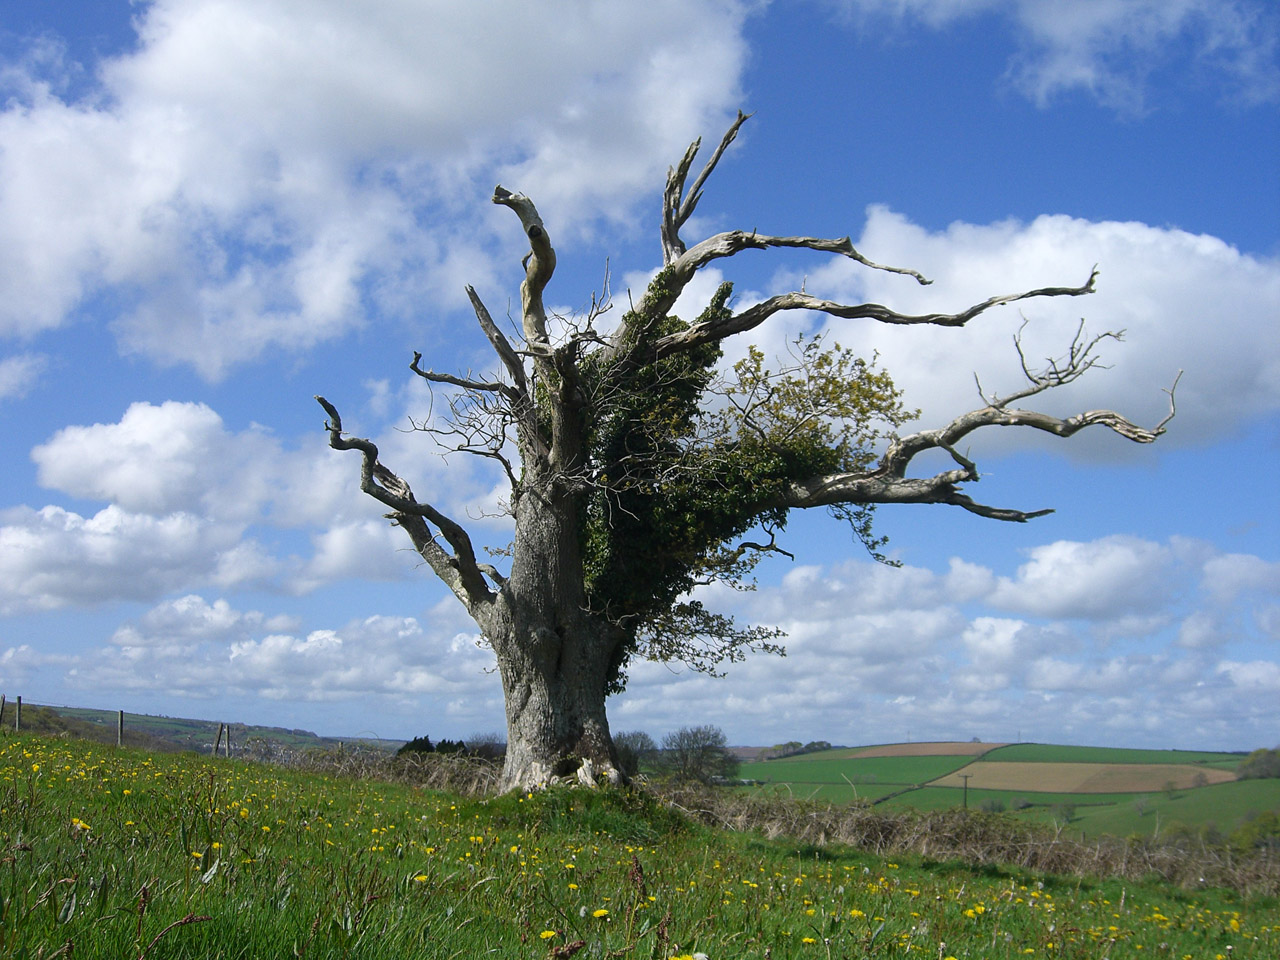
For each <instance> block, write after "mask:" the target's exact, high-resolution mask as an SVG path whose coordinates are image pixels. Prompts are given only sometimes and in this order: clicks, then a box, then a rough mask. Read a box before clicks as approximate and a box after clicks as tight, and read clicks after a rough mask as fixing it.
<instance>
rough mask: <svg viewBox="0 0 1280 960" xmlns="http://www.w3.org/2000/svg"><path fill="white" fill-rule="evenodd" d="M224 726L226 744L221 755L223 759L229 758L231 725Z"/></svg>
mask: <svg viewBox="0 0 1280 960" xmlns="http://www.w3.org/2000/svg"><path fill="white" fill-rule="evenodd" d="M224 726H225V727H226V728H227V744H226V746H225V747H223V751H224V752H223V754H222V755H223V756H224V757H229V756H231V724H229V723H228V724H224Z"/></svg>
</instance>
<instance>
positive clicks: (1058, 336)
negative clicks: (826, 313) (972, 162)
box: [757, 206, 1280, 457]
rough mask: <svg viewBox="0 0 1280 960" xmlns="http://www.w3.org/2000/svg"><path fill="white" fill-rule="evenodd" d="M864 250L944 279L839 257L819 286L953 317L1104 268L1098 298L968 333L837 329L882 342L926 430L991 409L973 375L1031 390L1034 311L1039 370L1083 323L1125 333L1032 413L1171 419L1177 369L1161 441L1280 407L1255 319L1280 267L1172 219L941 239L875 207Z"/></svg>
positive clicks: (1006, 442)
mask: <svg viewBox="0 0 1280 960" xmlns="http://www.w3.org/2000/svg"><path fill="white" fill-rule="evenodd" d="M858 248H859V249H860V250H861V251H862V252H863V253H865V254H866V255H867V256H869V257H871V258H872V259H874V260H876V261H879V262H881V263H892V264H895V265H900V266H910V267H914V268H917V269H919V270H920V271H921V272H923V273H924V274H925V275H926V276H928V277H929V278H930V279H932V280H933V281H934V282H933V284H932V285H931V286H928V287H922V286H920V285H919V284H917V283H916V282H915V281H913V280H910V279H909V278H905V277H899V276H893V275H891V274H886V273H881V272H877V271H868V270H866V269H864V268H861V267H858V266H856V265H854V264H851V263H849V262H847V261H840V262H831V263H828V264H825V265H823V266H822V267H820V268H819V269H818V270H816V271H814V272H813V273H811V274H810V275H809V277H808V281H807V288H808V290H809V292H810V293H813V294H815V295H818V296H824V297H830V298H832V299H838V300H844V301H845V302H860V301H870V302H874V303H884V304H888V305H890V306H891V307H893V308H894V309H895V310H898V311H900V312H902V313H907V314H913V313H928V312H933V311H941V312H946V313H954V312H957V311H959V310H962V309H964V308H965V307H967V306H969V305H970V304H975V303H980V302H982V301H984V300H986V299H987V298H988V297H991V296H994V295H997V294H1007V293H1015V292H1018V291H1020V290H1031V289H1038V288H1041V287H1053V286H1077V285H1080V284H1082V283H1084V281H1085V280H1086V279H1087V278H1088V276H1089V271H1090V270H1091V269H1092V267H1093V266H1094V265H1095V264H1097V265H1099V267H1100V270H1101V274H1100V277H1099V280H1098V287H1097V293H1095V294H1093V295H1090V296H1085V297H1055V298H1045V299H1038V300H1030V301H1022V302H1020V303H1018V304H1016V305H1013V306H1005V307H997V308H995V309H994V310H992V311H990V312H988V313H986V314H983V315H982V316H980V317H978V318H976V319H974V320H972V321H970V323H969V324H968V325H967V326H965V327H963V328H958V329H939V328H931V327H901V326H890V325H885V324H876V323H873V322H871V321H858V322H856V323H854V322H850V321H831V322H830V323H828V324H827V328H828V329H830V330H831V331H832V335H833V336H834V337H836V338H838V339H840V340H841V342H843V343H846V344H849V343H853V344H855V345H857V347H858V349H859V350H860V351H862V352H863V353H865V354H870V352H871V351H872V350H875V351H878V352H879V354H880V357H881V360H882V362H883V365H884V367H885V368H886V369H887V370H888V371H889V372H890V373H891V374H892V375H893V377H894V381H895V382H896V383H897V384H898V386H899V387H901V388H902V389H903V390H904V393H905V398H906V402H907V404H908V405H909V406H918V407H921V408H922V409H923V415H922V417H921V420H920V423H921V425H922V426H923V427H929V428H931V427H934V426H938V425H941V424H942V423H945V422H946V421H947V420H949V419H951V418H952V417H954V416H956V415H958V414H959V413H962V412H964V411H966V410H970V409H974V408H976V407H979V406H981V405H982V401H981V399H980V398H979V397H978V394H977V391H976V388H975V385H974V376H975V374H976V375H977V376H978V378H979V380H980V381H981V383H982V386H983V388H984V390H985V391H987V393H988V394H997V395H1002V396H1003V395H1008V394H1010V393H1012V392H1013V391H1015V390H1017V389H1019V388H1020V387H1021V386H1023V385H1024V384H1025V381H1024V380H1023V378H1022V374H1021V372H1020V370H1019V365H1018V357H1017V354H1016V352H1015V350H1014V345H1013V336H1014V335H1015V334H1016V333H1017V332H1018V330H1019V327H1020V326H1021V324H1022V318H1023V317H1026V318H1027V319H1029V321H1030V323H1029V324H1028V325H1027V327H1026V328H1025V330H1024V333H1023V343H1024V348H1025V351H1026V354H1027V357H1028V361H1029V363H1030V365H1032V366H1033V367H1034V366H1040V365H1042V364H1043V360H1044V359H1045V358H1049V357H1057V356H1061V355H1062V354H1063V353H1064V352H1065V351H1066V349H1067V347H1068V345H1069V344H1070V343H1071V340H1072V337H1073V336H1074V335H1075V333H1076V330H1077V327H1078V325H1079V323H1080V318H1081V317H1085V318H1087V323H1086V329H1087V331H1088V332H1089V333H1091V334H1099V333H1102V332H1104V331H1124V332H1125V342H1124V343H1119V344H1118V343H1114V342H1110V341H1107V342H1104V343H1102V345H1101V352H1100V357H1101V359H1102V362H1103V364H1104V365H1106V366H1107V367H1110V369H1094V370H1092V371H1091V372H1090V373H1089V374H1088V375H1086V376H1085V377H1083V378H1082V379H1081V380H1079V381H1077V382H1076V383H1074V384H1072V385H1070V386H1068V387H1065V388H1062V389H1059V390H1056V391H1051V392H1050V393H1048V394H1044V395H1041V396H1039V397H1036V398H1033V399H1032V400H1028V401H1026V402H1025V404H1024V405H1025V406H1028V407H1031V408H1033V409H1044V410H1046V411H1047V412H1049V413H1054V414H1057V415H1069V414H1073V413H1079V412H1082V411H1084V410H1088V409H1097V408H1104V409H1114V410H1118V411H1119V412H1121V413H1123V414H1124V415H1126V416H1128V417H1130V419H1133V420H1135V421H1137V422H1139V423H1141V424H1144V425H1147V426H1153V425H1154V424H1155V423H1156V422H1158V421H1159V420H1160V419H1162V418H1163V417H1164V416H1165V415H1166V414H1167V413H1168V410H1169V404H1168V397H1167V396H1166V394H1165V392H1164V391H1165V389H1166V388H1168V387H1169V386H1171V385H1172V383H1173V380H1174V376H1175V375H1176V374H1177V372H1178V371H1179V370H1185V373H1184V375H1183V377H1182V380H1181V382H1180V383H1179V385H1178V392H1177V397H1178V416H1177V418H1176V419H1175V420H1173V421H1172V423H1171V424H1170V426H1169V433H1168V434H1167V435H1166V436H1165V437H1163V438H1161V440H1160V443H1161V444H1164V445H1169V444H1186V443H1204V442H1208V441H1210V440H1214V439H1217V438H1220V437H1221V436H1222V434H1223V432H1224V431H1230V430H1233V429H1238V428H1239V427H1240V426H1241V425H1242V424H1243V423H1244V422H1246V421H1248V420H1250V419H1252V418H1254V417H1256V416H1258V415H1263V414H1268V413H1271V412H1274V411H1275V410H1277V409H1280V378H1277V376H1276V371H1277V370H1280V343H1277V342H1276V338H1274V337H1268V336H1265V335H1264V333H1263V330H1264V329H1265V327H1260V326H1259V323H1260V318H1264V317H1274V316H1280V261H1276V260H1268V259H1259V258H1256V257H1253V256H1249V255H1247V254H1242V253H1240V252H1239V251H1238V250H1236V249H1235V248H1233V247H1231V246H1228V245H1227V244H1225V243H1223V242H1222V241H1221V240H1218V239H1216V238H1214V237H1208V236H1197V235H1193V234H1190V233H1186V232H1184V231H1181V230H1177V229H1172V228H1160V227H1151V226H1147V225H1145V224H1141V223H1115V222H1100V223H1095V222H1091V221H1086V220H1080V219H1075V218H1072V217H1066V216H1042V217H1037V218H1036V219H1035V220H1034V221H1032V222H1031V223H1020V222H1018V221H1013V220H1009V221H1003V222H1000V223H994V224H988V225H985V226H984V225H973V224H966V223H955V224H952V225H951V226H950V227H949V228H947V229H946V230H945V231H941V232H936V233H935V232H930V231H928V230H926V229H924V228H922V227H920V226H918V225H916V224H913V223H911V222H910V221H909V220H907V219H906V218H905V217H903V216H901V215H899V214H896V213H893V212H891V211H889V210H887V209H885V208H884V207H878V206H873V207H871V208H869V211H868V219H867V223H866V227H865V229H864V230H863V233H862V237H861V238H860V240H859V241H858ZM798 280H799V278H797V277H795V276H793V275H791V274H780V275H779V277H778V278H776V280H775V281H774V286H777V287H786V288H791V287H792V286H794V285H795V284H796V283H798ZM809 323H810V324H811V325H812V324H818V323H820V321H818V320H816V319H811V320H810V321H809ZM757 333H760V334H762V335H763V340H762V346H768V347H769V348H771V349H774V350H776V349H777V348H779V347H780V346H781V344H782V339H781V335H779V334H777V333H776V332H773V331H770V330H769V329H768V328H767V327H766V328H763V329H762V330H760V331H757ZM972 441H973V443H974V446H975V448H980V449H983V450H991V449H1007V448H1008V447H1009V446H1010V445H1014V444H1021V445H1025V444H1027V443H1028V442H1032V441H1033V438H1032V437H1031V436H1030V435H1029V432H1019V431H1009V430H1005V431H987V432H986V433H985V434H984V433H981V432H979V433H977V434H974V435H972ZM1044 442H1045V443H1052V444H1053V449H1055V450H1060V451H1062V452H1064V453H1070V454H1072V455H1088V456H1094V457H1097V456H1102V455H1106V456H1108V457H1113V456H1115V455H1118V454H1117V451H1125V450H1130V449H1135V450H1136V448H1135V447H1134V446H1133V445H1132V444H1130V443H1129V442H1128V441H1124V440H1121V439H1120V438H1118V437H1116V436H1114V435H1112V434H1111V433H1110V431H1106V430H1105V429H1103V428H1092V429H1090V430H1088V431H1086V432H1085V433H1083V434H1080V435H1077V436H1076V437H1073V438H1072V439H1071V440H1070V441H1068V442H1065V443H1064V442H1060V441H1055V440H1049V439H1045V440H1044Z"/></svg>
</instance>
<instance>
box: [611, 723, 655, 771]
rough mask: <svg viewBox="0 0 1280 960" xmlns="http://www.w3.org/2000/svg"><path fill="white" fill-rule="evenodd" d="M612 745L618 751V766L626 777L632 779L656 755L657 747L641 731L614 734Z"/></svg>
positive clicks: (649, 737) (651, 738)
mask: <svg viewBox="0 0 1280 960" xmlns="http://www.w3.org/2000/svg"><path fill="white" fill-rule="evenodd" d="M613 745H614V747H615V748H616V749H617V751H618V764H619V766H620V767H621V769H622V772H623V773H624V774H626V775H627V776H628V777H634V776H635V775H636V774H637V773H639V772H640V768H641V767H642V766H643V765H645V764H646V763H649V762H650V761H652V760H653V759H654V758H656V757H657V755H658V745H657V744H656V743H654V742H653V737H651V736H649V735H648V734H647V733H645V732H644V731H643V730H628V731H627V732H626V733H615V734H614V735H613Z"/></svg>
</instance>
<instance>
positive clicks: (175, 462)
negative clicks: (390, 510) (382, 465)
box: [0, 390, 509, 609]
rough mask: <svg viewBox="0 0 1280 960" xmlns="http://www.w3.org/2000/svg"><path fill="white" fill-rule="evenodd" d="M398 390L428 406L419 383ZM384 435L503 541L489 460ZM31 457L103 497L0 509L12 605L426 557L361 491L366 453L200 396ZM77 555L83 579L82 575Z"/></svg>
mask: <svg viewBox="0 0 1280 960" xmlns="http://www.w3.org/2000/svg"><path fill="white" fill-rule="evenodd" d="M400 399H401V400H402V402H403V403H404V404H405V405H406V407H407V408H408V409H413V408H414V407H415V405H416V406H418V407H425V406H426V405H425V404H424V403H422V402H421V400H420V398H419V397H418V395H417V393H416V392H415V391H414V390H406V391H405V392H404V394H403V396H402V397H401V398H400ZM375 440H376V441H377V442H378V443H379V445H380V448H381V449H382V451H383V459H384V461H385V462H387V463H389V464H391V465H392V466H393V467H394V468H395V469H396V470H397V471H399V472H401V473H402V474H403V475H404V476H405V477H406V478H408V479H409V480H410V482H411V483H412V484H413V486H414V488H415V489H416V490H418V491H419V493H420V495H422V496H423V497H424V498H425V497H427V496H428V495H429V496H430V497H431V498H432V500H433V502H434V503H435V505H436V506H437V507H438V508H439V509H441V510H444V511H445V512H446V513H449V514H451V515H453V516H455V517H457V518H459V519H461V520H464V521H466V520H469V519H470V518H472V517H482V519H481V521H480V522H479V523H474V524H472V525H473V526H474V527H475V533H476V534H477V536H480V535H482V534H491V535H493V537H494V539H495V540H497V541H498V542H499V543H503V542H506V539H507V538H508V536H509V534H508V531H507V524H506V521H505V519H504V518H498V517H494V516H493V515H494V514H495V513H496V512H497V510H498V499H499V498H500V497H501V496H503V495H505V484H504V483H503V482H496V481H495V477H494V475H493V473H492V472H486V471H485V469H484V468H486V467H487V464H480V463H478V462H477V461H476V460H475V459H474V458H462V459H461V460H454V461H452V462H449V463H446V462H445V461H444V460H442V458H441V457H440V456H439V455H438V449H437V448H436V447H435V445H434V444H433V443H432V441H431V440H430V438H429V437H426V436H424V435H422V434H421V433H417V432H405V431H403V430H399V429H395V428H394V427H393V428H388V429H386V430H385V431H384V433H383V434H380V435H375ZM32 459H33V460H34V461H35V463H36V465H37V475H38V478H39V481H40V483H41V484H42V485H44V486H45V487H48V488H51V489H54V490H58V491H61V492H63V493H66V494H69V495H71V496H74V497H80V498H84V499H88V500H97V501H107V502H108V504H109V506H108V507H107V508H106V509H104V510H102V511H100V512H99V513H98V514H97V515H95V516H93V517H89V518H85V517H83V516H81V515H80V514H77V513H73V512H70V511H67V510H66V509H64V508H62V507H58V506H47V507H45V508H44V509H43V510H39V511H36V510H31V509H29V508H19V509H15V510H11V511H9V512H8V513H7V514H5V515H3V519H2V524H3V525H0V571H2V570H7V571H9V572H10V574H11V576H10V577H9V578H8V579H7V581H6V582H5V583H4V584H0V598H4V599H3V602H4V603H5V604H8V605H13V608H14V609H16V608H19V607H36V608H52V607H59V606H64V605H66V604H75V603H98V602H102V601H104V600H108V599H113V598H128V599H146V600H149V599H153V598H155V597H157V596H159V595H161V594H162V593H164V592H166V591H169V590H181V589H187V590H192V589H199V588H201V587H203V586H205V585H208V584H215V585H218V586H221V587H224V588H226V587H232V586H235V585H237V584H257V585H269V586H270V585H274V586H275V587H276V588H277V589H287V590H290V591H293V592H307V591H310V590H314V589H316V588H317V587H319V586H321V585H323V584H326V583H332V582H334V581H337V580H343V579H370V578H373V579H398V578H401V577H403V576H405V575H406V573H409V572H410V571H411V570H412V569H413V568H414V567H415V566H417V565H418V558H417V557H416V555H415V554H414V553H413V552H412V550H411V549H410V547H411V544H410V542H409V540H408V538H407V537H405V536H404V533H403V531H400V530H397V529H395V528H393V527H392V526H391V525H390V524H389V523H388V522H387V521H386V520H385V519H384V518H383V516H382V515H383V513H385V507H383V506H382V505H381V504H379V503H377V502H376V501H374V500H373V499H371V498H370V497H367V496H365V495H364V494H363V493H362V492H361V491H360V489H359V472H360V466H359V457H358V456H355V455H353V454H349V453H347V454H344V453H343V452H339V451H334V450H331V449H329V448H328V446H327V444H326V443H325V438H324V435H323V433H321V432H320V431H318V430H317V431H316V433H315V434H314V435H312V437H311V440H310V441H309V442H308V441H300V442H299V443H298V445H297V446H296V447H293V448H290V447H289V446H287V445H286V444H284V443H282V442H281V441H280V440H279V439H278V438H277V437H275V436H273V435H272V434H271V433H269V432H268V431H266V430H265V429H263V428H261V427H258V426H256V425H251V426H250V427H248V428H247V429H245V430H242V431H239V432H233V431H231V430H229V429H227V426H226V424H225V423H224V422H223V420H222V418H221V416H219V414H218V413H217V412H216V411H214V410H213V409H212V408H210V407H208V406H207V405H205V404H198V403H180V402H176V401H168V402H165V403H162V404H158V405H156V404H150V403H135V404H132V405H131V406H130V407H129V408H128V409H127V410H126V411H125V413H124V415H123V416H122V417H121V418H120V420H119V421H118V422H115V423H97V424H93V425H90V426H70V427H65V428H63V429H61V430H59V431H58V432H57V433H55V434H54V435H53V436H52V437H50V438H49V440H48V441H46V442H45V443H43V444H41V445H39V446H37V447H36V448H35V449H34V450H33V451H32ZM261 527H267V528H274V529H275V530H277V531H280V530H284V531H288V530H293V529H303V530H307V531H309V533H310V538H311V550H310V553H309V554H308V555H304V556H301V557H297V556H289V555H284V554H282V553H281V548H280V547H279V546H277V547H274V548H273V547H268V546H267V545H266V543H265V542H264V540H263V539H262V537H261V536H260V528H261ZM272 539H278V538H275V537H274V536H273V537H272ZM286 539H287V538H286ZM284 549H287V546H286V547H285V548H284ZM77 563H85V564H88V566H89V575H88V576H86V577H83V578H81V577H79V576H77V574H76V572H75V571H76V564H77ZM130 570H135V571H136V574H137V575H136V576H132V575H130V573H129V571H130Z"/></svg>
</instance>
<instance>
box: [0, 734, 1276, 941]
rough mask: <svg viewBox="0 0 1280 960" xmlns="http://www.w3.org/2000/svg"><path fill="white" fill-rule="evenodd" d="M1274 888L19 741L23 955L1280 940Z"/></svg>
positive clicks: (3, 771) (1, 935)
mask: <svg viewBox="0 0 1280 960" xmlns="http://www.w3.org/2000/svg"><path fill="white" fill-rule="evenodd" d="M1276 906H1277V905H1276V902H1275V901H1274V899H1261V900H1247V899H1242V898H1241V897H1239V896H1237V895H1234V894H1232V893H1229V892H1227V891H1222V890H1215V889H1202V890H1197V891H1195V892H1193V893H1188V892H1185V891H1182V890H1178V889H1174V888H1171V887H1169V886H1167V885H1163V884H1144V883H1134V882H1132V881H1128V882H1122V881H1115V880H1112V881H1105V880H1104V881H1094V880H1089V879H1084V878H1078V877H1077V878H1070V879H1061V878H1055V877H1052V876H1038V875H1033V874H1027V873H1021V872H1017V871H1010V870H1005V869H1000V868H996V867H991V866H988V867H985V868H981V869H975V868H970V867H966V866H964V865H962V864H959V863H957V862H947V863H929V862H926V861H921V860H918V859H916V858H908V857H895V858H892V859H890V858H886V857H883V856H876V855H871V854H868V853H865V852H859V851H857V850H852V849H847V848H841V847H838V846H822V847H814V846H798V845H797V844H796V842H794V841H787V840H785V839H777V840H765V839H763V838H762V837H760V836H756V835H751V834H744V833H729V832H724V831H719V830H713V829H711V828H708V827H705V826H701V825H699V824H697V823H695V822H693V821H691V820H689V819H687V818H685V817H684V816H682V815H679V814H678V813H674V812H671V811H669V810H668V809H666V808H665V807H663V806H661V805H660V804H658V803H657V802H656V801H655V800H654V799H652V798H651V797H648V796H647V795H643V794H624V793H621V792H619V791H599V792H597V791H585V790H568V789H563V790H554V791H548V792H545V793H539V794H535V795H523V796H510V795H509V796H506V797H500V798H491V799H487V800H486V799H467V798H463V797H459V796H452V795H448V794H442V793H432V792H428V791H424V790H420V789H415V788H413V787H410V786H405V785H400V784H390V783H382V782H375V781H369V780H352V779H341V778H335V777H331V776H318V775H315V774H303V773H299V772H294V771H290V770H285V769H282V768H278V767H267V766H259V765H254V764H250V763H243V762H239V761H236V760H222V759H212V758H207V757H204V758H202V757H198V756H195V755H192V754H163V755H162V754H148V753H145V752H140V751H136V750H130V749H128V748H125V749H118V748H115V747H108V746H103V745H99V744H92V743H86V742H81V741H75V740H67V739H48V738H41V737H37V736H26V735H22V736H13V735H0V957H2V958H15V960H16V958H20V957H21V958H24V960H35V958H39V960H53V958H54V957H68V958H69V957H71V956H72V955H73V954H74V958H75V960H84V958H112V960H115V958H122V957H129V958H141V960H187V958H191V960H194V958H201V960H204V958H210V960H216V958H225V960H230V958H246V960H247V958H263V957H286V956H288V957H307V958H339V957H342V958H393V957H394V958H397V960H400V958H407V957H433V958H434V957H440V958H472V957H481V956H487V955H494V956H501V957H504V958H511V957H531V958H544V957H545V958H556V957H569V956H572V955H573V954H574V953H576V952H578V951H579V950H581V951H583V952H582V954H581V956H583V957H590V958H594V957H614V958H631V957H634V958H647V960H653V958H658V960H666V958H670V957H689V956H690V955H691V954H692V953H693V952H695V951H700V952H705V953H706V954H707V955H708V957H709V958H711V960H720V958H730V957H731V958H735V960H737V958H743V960H749V958H758V960H763V958H766V957H768V958H776V960H784V958H828V957H846V956H856V957H885V958H891V957H909V956H913V955H914V956H919V957H922V958H927V960H933V958H938V960H948V958H956V960H960V958H965V960H968V958H975V960H976V958H983V960H1009V958H1015V957H1018V958H1025V957H1033V958H1034V957H1053V958H1085V957H1088V958H1097V957H1104V956H1105V957H1111V958H1124V957H1147V956H1156V957H1166V956H1168V957H1193V958H1197V960H1198V958H1203V957H1208V958H1215V957H1224V958H1225V957H1247V958H1260V960H1261V958H1272V957H1275V956H1277V955H1280V924H1277V922H1276V919H1275V918H1276V915H1277V914H1276Z"/></svg>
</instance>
